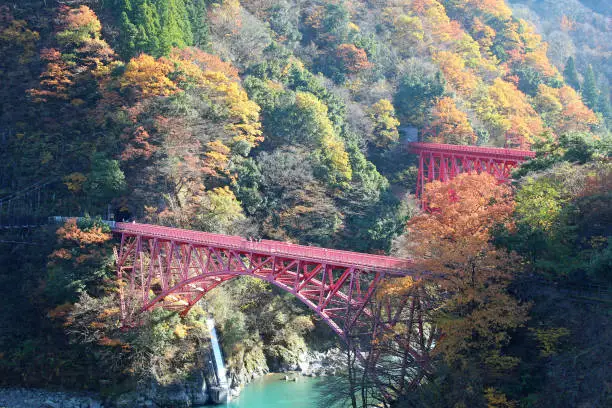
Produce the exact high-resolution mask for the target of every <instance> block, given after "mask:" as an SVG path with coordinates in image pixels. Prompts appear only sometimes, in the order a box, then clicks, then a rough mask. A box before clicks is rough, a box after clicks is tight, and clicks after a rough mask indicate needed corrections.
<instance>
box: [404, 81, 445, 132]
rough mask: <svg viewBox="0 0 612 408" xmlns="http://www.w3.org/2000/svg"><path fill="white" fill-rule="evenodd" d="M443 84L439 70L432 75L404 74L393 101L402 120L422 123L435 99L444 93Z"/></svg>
mask: <svg viewBox="0 0 612 408" xmlns="http://www.w3.org/2000/svg"><path fill="white" fill-rule="evenodd" d="M445 85H446V82H445V80H444V78H443V77H442V74H441V73H440V72H439V71H438V72H436V73H435V74H434V75H427V74H423V73H410V74H408V75H406V76H404V77H403V78H402V79H401V81H400V85H399V87H398V90H397V93H396V94H395V98H394V101H393V102H394V105H395V107H396V108H397V112H398V115H399V116H400V119H401V120H402V122H407V123H411V124H415V125H420V124H422V122H423V120H424V118H425V117H426V113H427V111H428V110H429V108H431V107H432V106H433V104H434V102H435V99H436V98H439V97H441V96H442V95H443V94H444V88H445ZM404 119H405V120H404Z"/></svg>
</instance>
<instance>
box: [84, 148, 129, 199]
mask: <svg viewBox="0 0 612 408" xmlns="http://www.w3.org/2000/svg"><path fill="white" fill-rule="evenodd" d="M125 187H126V184H125V176H124V174H123V172H122V171H121V169H120V168H119V162H118V161H117V160H109V159H107V158H106V157H105V156H104V155H103V154H100V153H96V154H95V155H94V156H93V158H92V160H91V171H90V172H89V174H88V176H87V181H86V182H85V184H84V186H83V190H84V191H85V194H87V197H88V198H89V199H90V200H91V201H92V204H93V205H94V207H96V209H99V208H100V207H101V208H105V207H106V205H107V204H109V202H110V200H112V199H113V198H116V197H117V196H119V195H120V194H121V193H123V191H124V190H125Z"/></svg>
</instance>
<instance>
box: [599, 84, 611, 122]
mask: <svg viewBox="0 0 612 408" xmlns="http://www.w3.org/2000/svg"><path fill="white" fill-rule="evenodd" d="M595 110H596V111H597V112H599V113H601V115H602V116H603V118H604V120H605V123H606V126H607V127H608V128H610V127H611V126H612V105H611V104H610V90H609V88H608V87H606V88H605V89H602V91H601V92H600V93H599V97H598V98H597V106H596V107H595Z"/></svg>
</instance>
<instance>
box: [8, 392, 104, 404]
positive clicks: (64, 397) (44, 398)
mask: <svg viewBox="0 0 612 408" xmlns="http://www.w3.org/2000/svg"><path fill="white" fill-rule="evenodd" d="M106 407H108V406H107V405H104V404H102V403H101V402H100V401H99V400H98V399H97V397H96V396H95V395H94V394H83V393H72V392H57V391H47V390H40V389H26V388H0V408H106Z"/></svg>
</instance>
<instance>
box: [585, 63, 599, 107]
mask: <svg viewBox="0 0 612 408" xmlns="http://www.w3.org/2000/svg"><path fill="white" fill-rule="evenodd" d="M598 93H599V92H598V90H597V84H596V83H595V73H594V72H593V67H592V66H591V65H589V68H588V69H587V72H586V74H585V75H584V83H583V84H582V100H583V101H584V103H585V104H586V106H588V107H589V108H591V109H594V108H595V106H597V95H598Z"/></svg>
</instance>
